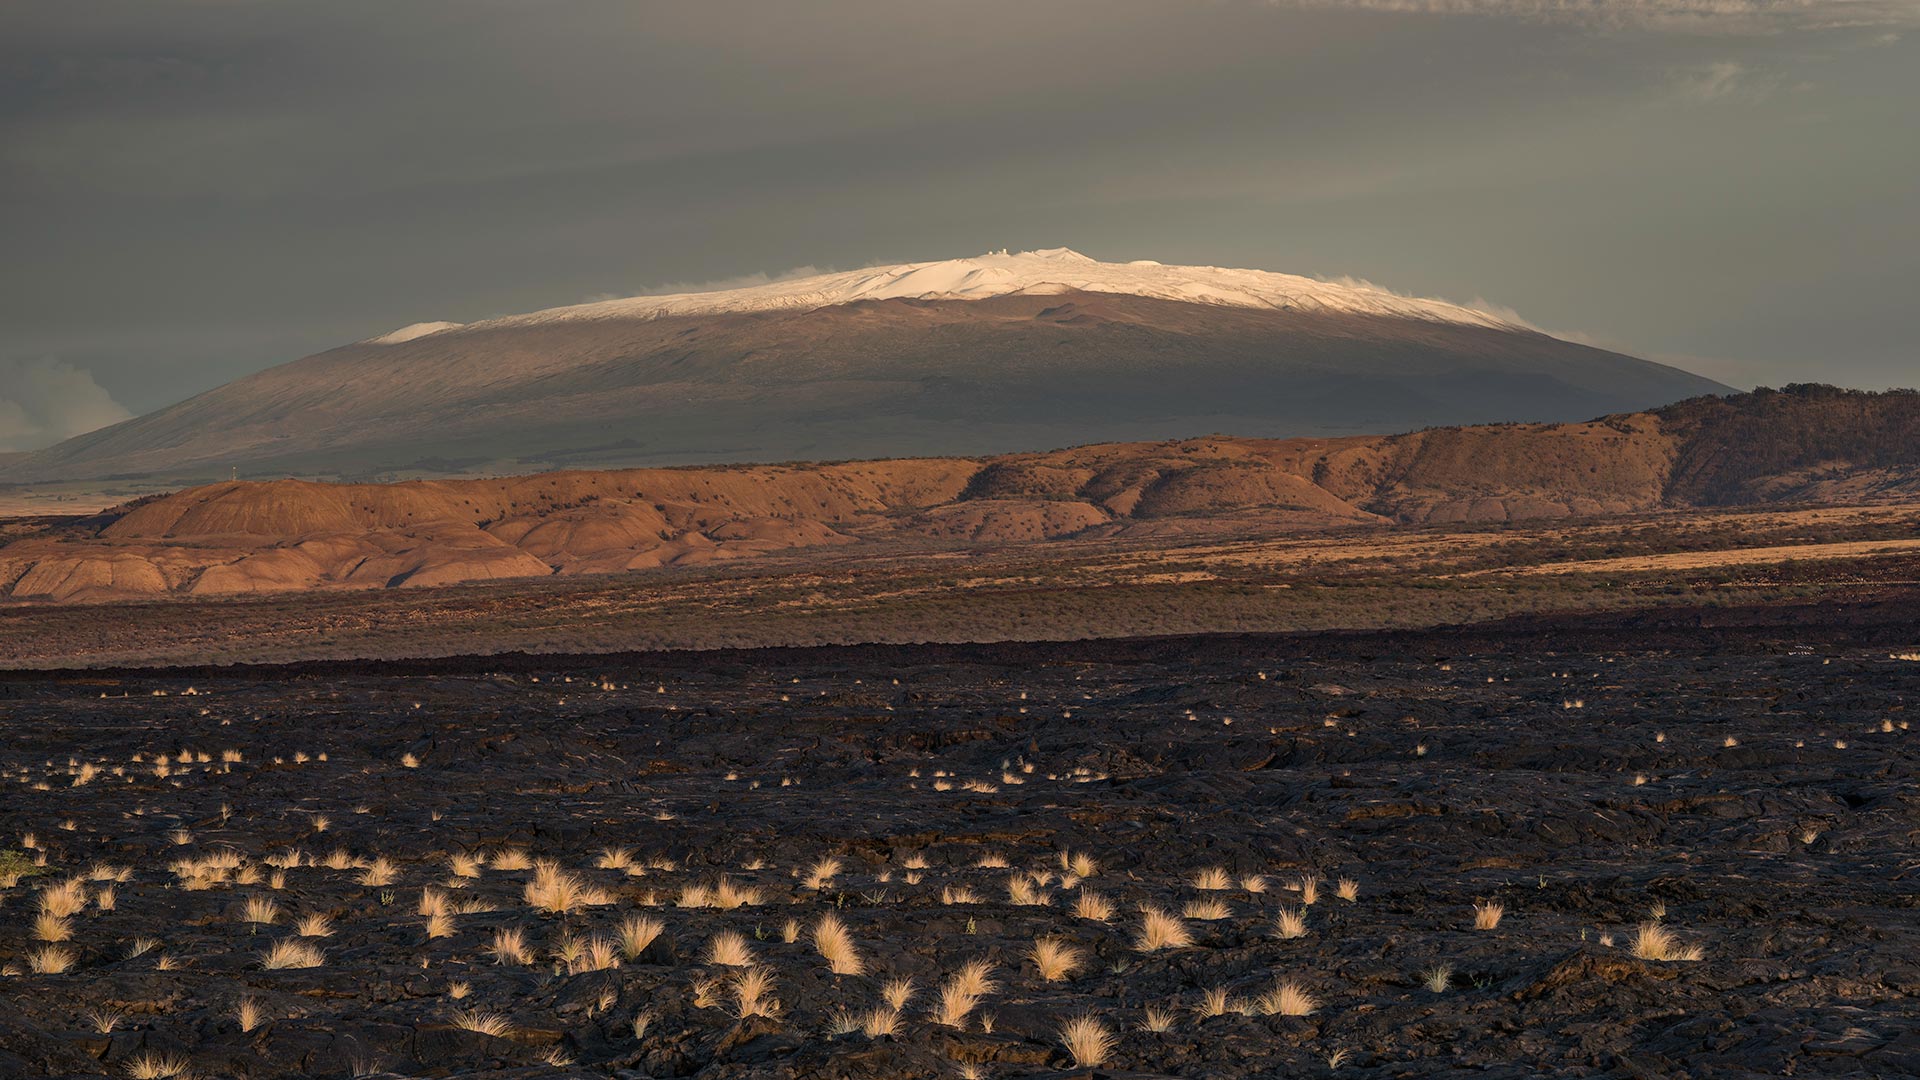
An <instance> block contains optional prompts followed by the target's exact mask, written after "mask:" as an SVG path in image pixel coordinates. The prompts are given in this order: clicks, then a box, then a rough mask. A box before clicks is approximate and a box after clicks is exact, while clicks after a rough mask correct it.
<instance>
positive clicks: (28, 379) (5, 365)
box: [0, 359, 133, 451]
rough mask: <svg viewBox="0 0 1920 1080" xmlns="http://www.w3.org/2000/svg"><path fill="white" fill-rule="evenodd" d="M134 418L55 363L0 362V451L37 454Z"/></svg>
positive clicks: (83, 377)
mask: <svg viewBox="0 0 1920 1080" xmlns="http://www.w3.org/2000/svg"><path fill="white" fill-rule="evenodd" d="M132 416H133V414H132V413H130V412H128V411H127V410H126V409H125V408H123V407H121V405H120V403H119V402H117V401H115V400H113V396H112V395H110V394H108V393H107V392H106V390H105V389H103V388H102V387H101V386H100V384H99V383H97V382H94V381H93V376H92V375H90V374H88V373H87V372H85V371H82V370H81V369H79V368H77V367H74V366H73V365H71V364H67V363H63V362H61V361H59V360H50V359H42V360H0V451H5V450H38V449H39V448H41V447H43V446H51V445H53V444H54V443H57V442H59V441H61V440H62V439H70V438H72V437H74V436H75V435H84V434H86V433H87V432H89V431H94V430H96V429H98V428H103V427H106V426H107V425H108V424H117V423H119V422H120V421H122V420H126V419H129V418H131V417H132Z"/></svg>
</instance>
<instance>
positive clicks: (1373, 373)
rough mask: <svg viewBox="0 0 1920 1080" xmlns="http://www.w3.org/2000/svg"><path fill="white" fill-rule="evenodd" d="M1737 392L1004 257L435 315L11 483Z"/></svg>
mask: <svg viewBox="0 0 1920 1080" xmlns="http://www.w3.org/2000/svg"><path fill="white" fill-rule="evenodd" d="M1724 389H1725V387H1722V386H1720V385H1719V384H1716V383H1713V382H1711V381H1709V380H1706V379H1702V378H1699V377H1697V376H1694V375H1690V374H1688V373H1686V372H1684V371H1680V370H1677V369H1675V368H1671V367H1666V366H1663V365H1659V364H1654V363H1649V362H1647V361H1644V360H1638V359H1635V358H1633V357H1628V356H1622V355H1620V354H1617V353H1610V352H1606V351H1604V350H1599V349H1593V348H1589V347H1587V346H1583V345H1577V344H1573V343H1571V342H1566V341H1561V340H1559V339H1556V338H1553V337H1550V336H1548V335H1546V334H1543V333H1541V332H1539V331H1537V330H1535V329H1534V328H1532V327H1529V326H1527V325H1525V324H1524V323H1521V322H1518V321H1517V320H1515V319H1513V318H1511V317H1507V316H1503V315H1500V314H1497V313H1493V312H1487V311H1481V310H1476V309H1474V308H1471V307H1466V306H1462V305H1459V304H1452V303H1447V302H1445V301H1440V300H1425V299H1418V298H1413V297H1406V296H1401V295H1398V294H1396V293H1393V292H1390V291H1388V290H1386V289H1382V288H1379V287H1377V286H1374V285H1370V284H1367V283H1364V282H1353V281H1321V280H1316V279H1313V278H1306V277H1299V276H1295V275H1289V274H1278V273H1269V272H1266V271H1261V270H1236V269H1223V268H1220V267H1210V266H1166V265H1162V264H1160V263H1156V262H1149V261H1138V262H1125V263H1107V262H1099V261H1096V260H1094V259H1090V258H1087V257H1086V256H1084V255H1081V254H1079V253H1077V252H1074V251H1070V250H1067V249H1065V248H1054V249H1049V250H1042V251H1029V252H1021V253H1018V254H1008V253H1006V252H998V253H991V254H987V255H981V256H976V257H973V258H965V259H953V260H948V261H944V262H928V263H906V264H901V265H897V266H882V267H870V268H868V269H864V270H855V271H848V272H844V273H831V274H822V275H817V276H812V277H805V278H795V279H791V280H783V281H775V282H771V283H768V284H764V285H755V286H752V287H749V288H742V289H729V290H724V291H714V292H700V293H684V294H678V295H672V296H640V297H633V298H629V299H621V300H608V301H601V302H596V303H590V304H580V305H574V306H570V307H560V308H552V309H548V310H545V311H537V312H533V313H530V314H526V315H515V316H508V317H505V318H497V319H489V320H486V321H483V322H475V323H469V324H465V325H462V324H458V323H448V322H423V323H416V324H414V325H411V326H407V327H403V328H401V329H398V330H394V331H392V332H389V333H386V334H382V335H380V336H378V337H374V338H369V339H367V340H365V341H360V342H356V343H354V344H352V345H347V346H343V347H341V348H338V349H334V350H331V351H329V352H325V353H321V354H318V355H316V356H311V357H307V358H306V359H303V360H297V361H294V362H292V363H289V364H283V365H281V366H279V367H276V368H272V369H269V370H267V371H264V372H261V373H259V374H256V375H252V376H248V377H246V378H243V379H239V380H236V381H235V382H232V383H229V384H227V385H226V386H223V387H220V388H218V389H215V390H212V391H209V392H207V393H205V394H201V395H200V396H198V397H195V398H192V399H190V400H188V401H185V402H182V403H180V404H178V405H174V406H171V407H169V408H166V409H162V410H159V411H158V412H155V413H151V414H148V415H147V416H143V417H139V418H136V419H134V420H131V421H128V422H126V423H123V424H119V425H116V426H114V427H111V428H107V429H104V430H102V431H98V432H93V433H91V434H88V435H85V436H81V437H79V438H76V439H72V440H69V441H67V442H65V443H61V444H59V445H58V446H54V447H51V448H49V449H47V450H44V451H40V452H38V453H35V454H31V455H28V456H26V457H24V458H21V459H17V460H14V461H11V462H8V463H5V464H0V480H45V479H87V478H98V477H104V476H128V475H134V476H150V477H158V478H165V479H170V480H171V479H179V480H192V479H201V478H209V477H219V476H225V475H227V474H228V472H229V470H235V469H237V470H238V471H239V472H240V473H241V474H242V475H284V474H287V473H293V474H303V475H368V474H378V473H388V472H413V473H436V472H475V471H479V472H515V471H531V470H535V469H541V468H552V467H554V466H556V465H595V466H615V465H634V464H691V463H696V462H716V461H778V460H792V459H799V458H810V459H822V458H851V457H877V456H901V455H930V454H982V453H991V452H996V451H1007V450H1021V449H1044V448H1050V447H1057V446H1066V445H1073V444H1078V443H1086V442H1095V441H1111V440H1130V439H1162V438H1174V437H1180V436H1188V435H1194V434H1203V433H1215V432H1218V433H1225V434H1237V435H1319V434H1340V433H1356V432H1378V431H1392V430H1398V429H1402V428H1406V427H1418V426H1423V425H1435V424H1460V423H1478V422H1486V421H1500V420H1564V419H1581V418H1586V417H1590V416H1594V415H1599V414H1602V413H1607V412H1615V411H1627V410H1632V409H1639V408H1645V407H1649V406H1656V405H1661V404H1665V403H1667V402H1669V401H1674V400H1677V399H1680V398H1683V397H1689V396H1693V395H1696V394H1700V393H1711V392H1717V391H1720V390H1724Z"/></svg>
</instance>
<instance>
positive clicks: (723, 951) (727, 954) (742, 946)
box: [707, 930, 754, 967]
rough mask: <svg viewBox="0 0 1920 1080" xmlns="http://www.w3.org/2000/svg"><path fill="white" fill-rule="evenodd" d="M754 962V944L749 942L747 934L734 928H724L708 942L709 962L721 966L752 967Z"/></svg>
mask: <svg viewBox="0 0 1920 1080" xmlns="http://www.w3.org/2000/svg"><path fill="white" fill-rule="evenodd" d="M753 962H754V956H753V946H751V945H749V944H747V939H746V936H745V935H743V934H739V933H736V932H734V931H732V930H723V931H721V932H720V933H718V934H715V935H714V936H713V940H711V941H709V942H707V963H709V964H717V965H719V966H720V967H750V966H751V965H752V964H753Z"/></svg>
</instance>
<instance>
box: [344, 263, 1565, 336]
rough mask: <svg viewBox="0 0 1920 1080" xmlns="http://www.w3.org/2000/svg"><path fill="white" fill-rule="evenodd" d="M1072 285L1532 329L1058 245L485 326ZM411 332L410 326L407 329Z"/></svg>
mask: <svg viewBox="0 0 1920 1080" xmlns="http://www.w3.org/2000/svg"><path fill="white" fill-rule="evenodd" d="M1072 291H1081V292H1096V293H1120V294H1128V295H1134V296H1145V297H1152V298H1154V299H1159V300H1182V301H1187V302H1190V303H1201V304H1221V305H1225V306H1230V307H1247V308H1267V309H1280V310H1287V309H1294V310H1301V311H1322V312H1339V313H1351V314H1364V315H1380V316H1388V317H1395V318H1405V319H1422V320H1427V321H1432V322H1446V323H1456V324H1463V325H1468V326H1486V327H1494V328H1499V329H1508V330H1512V329H1532V328H1531V327H1528V326H1526V325H1525V324H1523V323H1518V322H1516V321H1515V320H1514V319H1513V318H1512V317H1510V316H1502V315H1498V314H1494V313H1492V312H1486V311H1478V310H1475V309H1473V308H1470V307H1464V306H1462V305H1459V304H1451V303H1448V302H1446V301H1443V300H1423V299H1419V298H1416V297H1408V296H1401V295H1399V294H1397V293H1393V292H1389V291H1387V290H1386V289H1382V288H1380V287H1378V286H1376V285H1372V284H1369V283H1367V282H1363V281H1321V280H1317V279H1315V278H1308V277H1300V276H1298V275H1294V274H1276V273H1270V272H1268V271H1265V270H1234V269H1228V268H1223V267H1218V266H1167V265H1163V264H1161V263H1157V262H1152V261H1147V260H1142V261H1139V262H1128V263H1105V262H1099V261H1097V260H1095V259H1090V258H1088V257H1087V256H1085V255H1082V254H1080V253H1079V252H1077V251H1071V250H1069V249H1067V248H1047V249H1044V250H1041V251H1022V252H1019V253H1018V254H1011V255H1010V254H1008V253H1007V252H1005V251H999V252H992V253H989V254H986V255H979V256H975V257H974V258H970V259H949V260H946V261H944V262H926V263H902V264H900V265H898V266H874V267H868V268H867V269H864V270H850V271H846V272H844V273H835V274H821V275H819V276H816V277H805V278H795V279H792V280H788V281H777V282H773V283H770V284H766V285H755V286H751V287H749V288H743V289H725V290H721V291H717V292H698V293H679V294H675V295H671V296H636V297H631V298H628V299H623V300H604V301H599V302H596V303H590V304H579V305H575V306H572V307H560V308H551V309H548V310H546V311H537V312H534V313H532V314H529V315H515V316H510V317H508V318H505V319H495V320H491V321H490V322H489V323H488V324H487V325H527V324H536V323H551V322H559V321H574V320H595V319H654V318H662V317H666V316H673V315H710V314H720V313H730V312H753V311H790V310H804V309H811V308H821V307H829V306H832V305H836V304H850V303H853V302H855V301H859V300H888V299H903V298H904V299H915V300H982V299H986V298H988V297H995V296H1010V295H1049V294H1053V293H1065V292H1072ZM423 325H427V324H423ZM476 325H480V324H476ZM412 329H415V328H412V327H409V328H408V330H412ZM406 332H408V331H396V332H395V333H406ZM392 336H393V335H388V337H392ZM375 340H382V339H375Z"/></svg>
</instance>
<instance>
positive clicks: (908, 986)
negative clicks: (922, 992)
mask: <svg viewBox="0 0 1920 1080" xmlns="http://www.w3.org/2000/svg"><path fill="white" fill-rule="evenodd" d="M880 999H881V1000H882V1001H885V1002H886V1003H887V1005H888V1006H889V1007H890V1008H892V1009H894V1010H896V1011H898V1010H901V1009H905V1008H906V1007H907V1002H909V1001H912V1000H913V979H912V978H911V977H909V976H904V975H903V976H901V977H899V978H897V979H888V980H887V982H886V985H885V986H882V987H881V988H880Z"/></svg>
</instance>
